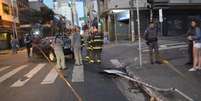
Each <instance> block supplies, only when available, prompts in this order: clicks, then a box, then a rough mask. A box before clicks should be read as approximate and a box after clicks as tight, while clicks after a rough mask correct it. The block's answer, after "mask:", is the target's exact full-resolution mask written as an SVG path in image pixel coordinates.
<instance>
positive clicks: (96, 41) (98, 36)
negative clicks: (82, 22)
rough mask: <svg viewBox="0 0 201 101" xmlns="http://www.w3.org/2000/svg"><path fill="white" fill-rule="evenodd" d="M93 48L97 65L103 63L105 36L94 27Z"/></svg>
mask: <svg viewBox="0 0 201 101" xmlns="http://www.w3.org/2000/svg"><path fill="white" fill-rule="evenodd" d="M91 42H92V46H93V47H92V48H93V51H92V53H93V60H94V62H96V63H101V52H102V46H103V34H102V33H101V32H98V28H97V27H96V26H93V34H92V41H91Z"/></svg>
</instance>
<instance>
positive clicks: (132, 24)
mask: <svg viewBox="0 0 201 101" xmlns="http://www.w3.org/2000/svg"><path fill="white" fill-rule="evenodd" d="M133 8H134V0H131V9H130V27H131V41H132V42H134V41H135V28H134V27H135V26H134V10H133Z"/></svg>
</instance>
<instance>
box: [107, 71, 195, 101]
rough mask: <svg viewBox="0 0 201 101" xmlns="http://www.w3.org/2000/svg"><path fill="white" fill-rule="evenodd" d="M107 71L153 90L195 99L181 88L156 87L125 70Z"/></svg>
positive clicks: (190, 100) (189, 100)
mask: <svg viewBox="0 0 201 101" xmlns="http://www.w3.org/2000/svg"><path fill="white" fill-rule="evenodd" d="M104 71H105V72H106V73H109V74H115V75H117V76H120V77H122V78H125V79H127V80H130V81H133V82H136V83H138V84H140V85H143V86H145V87H148V88H151V89H153V90H156V91H163V92H169V91H171V92H176V93H178V94H180V95H181V96H183V97H184V98H185V99H187V100H188V101H194V100H193V99H192V98H190V97H189V96H187V95H186V94H184V93H183V92H181V91H180V90H178V89H176V88H158V87H155V86H152V85H150V84H148V83H146V82H143V81H141V80H139V79H138V78H136V77H133V78H132V77H130V76H127V75H126V73H124V72H121V71H116V70H115V71H111V70H104Z"/></svg>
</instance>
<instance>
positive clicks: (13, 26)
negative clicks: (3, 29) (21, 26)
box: [10, 0, 18, 38]
mask: <svg viewBox="0 0 201 101" xmlns="http://www.w3.org/2000/svg"><path fill="white" fill-rule="evenodd" d="M10 1H11V7H12V12H13V25H12V29H13V30H12V31H13V36H14V38H17V37H18V35H17V27H16V17H17V16H18V9H17V7H16V10H15V9H14V0H10ZM15 4H16V2H15ZM15 14H16V16H15Z"/></svg>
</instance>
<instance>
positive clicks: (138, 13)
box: [136, 0, 142, 68]
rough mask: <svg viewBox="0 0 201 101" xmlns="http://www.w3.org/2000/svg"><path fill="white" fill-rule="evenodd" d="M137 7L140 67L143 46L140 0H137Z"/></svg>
mask: <svg viewBox="0 0 201 101" xmlns="http://www.w3.org/2000/svg"><path fill="white" fill-rule="evenodd" d="M136 8H137V23H138V39H139V58H140V60H139V62H140V68H141V67H142V46H141V32H140V11H139V0H136Z"/></svg>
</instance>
